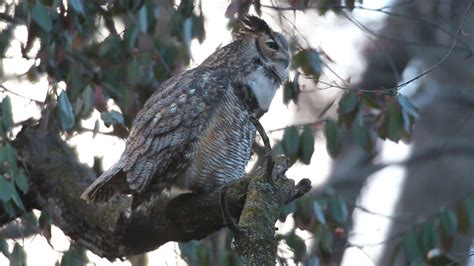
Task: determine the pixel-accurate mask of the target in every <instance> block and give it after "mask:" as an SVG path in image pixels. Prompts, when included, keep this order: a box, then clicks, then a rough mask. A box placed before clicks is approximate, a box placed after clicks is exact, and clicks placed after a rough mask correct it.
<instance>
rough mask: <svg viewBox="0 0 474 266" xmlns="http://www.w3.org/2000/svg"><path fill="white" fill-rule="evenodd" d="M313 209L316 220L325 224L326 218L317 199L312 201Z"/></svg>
mask: <svg viewBox="0 0 474 266" xmlns="http://www.w3.org/2000/svg"><path fill="white" fill-rule="evenodd" d="M313 211H314V216H316V220H318V222H319V223H320V224H326V218H325V216H324V212H323V208H322V207H321V205H320V204H319V203H318V202H317V201H314V202H313Z"/></svg>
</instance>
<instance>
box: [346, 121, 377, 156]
mask: <svg viewBox="0 0 474 266" xmlns="http://www.w3.org/2000/svg"><path fill="white" fill-rule="evenodd" d="M351 133H352V137H353V138H354V140H355V141H356V143H357V144H359V146H361V147H362V148H363V149H365V150H367V151H372V146H373V145H372V139H371V138H370V133H369V129H368V128H367V127H366V126H365V123H364V118H363V117H362V114H360V113H358V114H357V116H356V118H355V120H354V122H353V123H352V128H351Z"/></svg>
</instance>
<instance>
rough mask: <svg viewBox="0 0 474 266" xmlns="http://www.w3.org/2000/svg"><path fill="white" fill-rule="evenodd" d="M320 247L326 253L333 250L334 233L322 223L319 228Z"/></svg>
mask: <svg viewBox="0 0 474 266" xmlns="http://www.w3.org/2000/svg"><path fill="white" fill-rule="evenodd" d="M318 238H319V247H320V249H321V251H323V252H324V253H331V252H332V242H333V238H332V234H331V231H330V229H329V227H328V226H327V225H322V226H320V227H319V229H318Z"/></svg>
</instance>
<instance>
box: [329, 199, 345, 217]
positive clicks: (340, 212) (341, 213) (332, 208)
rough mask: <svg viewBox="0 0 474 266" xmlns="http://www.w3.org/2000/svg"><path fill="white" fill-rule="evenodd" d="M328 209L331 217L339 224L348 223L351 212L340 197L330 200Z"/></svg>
mask: <svg viewBox="0 0 474 266" xmlns="http://www.w3.org/2000/svg"><path fill="white" fill-rule="evenodd" d="M328 209H329V213H330V214H331V217H332V218H333V219H334V221H336V222H337V223H338V224H344V223H345V222H346V221H347V217H348V215H349V211H348V210H347V206H346V203H345V202H344V201H343V200H342V199H341V198H340V197H335V198H331V199H329V200H328Z"/></svg>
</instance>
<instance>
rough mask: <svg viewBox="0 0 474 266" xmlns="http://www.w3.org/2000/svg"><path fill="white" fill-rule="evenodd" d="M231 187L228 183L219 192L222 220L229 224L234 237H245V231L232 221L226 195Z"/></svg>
mask: <svg viewBox="0 0 474 266" xmlns="http://www.w3.org/2000/svg"><path fill="white" fill-rule="evenodd" d="M231 183H232V181H231ZM229 185H230V184H229V183H228V184H226V185H224V186H223V187H222V188H221V189H220V190H219V206H220V209H221V214H222V218H223V219H224V222H225V223H226V224H227V227H229V229H230V231H232V233H233V234H234V236H242V235H244V230H243V229H242V228H241V227H240V226H238V225H237V224H235V222H234V220H232V216H231V215H230V211H229V208H228V205H227V198H226V193H227V189H228V188H229V187H230V186H229Z"/></svg>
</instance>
